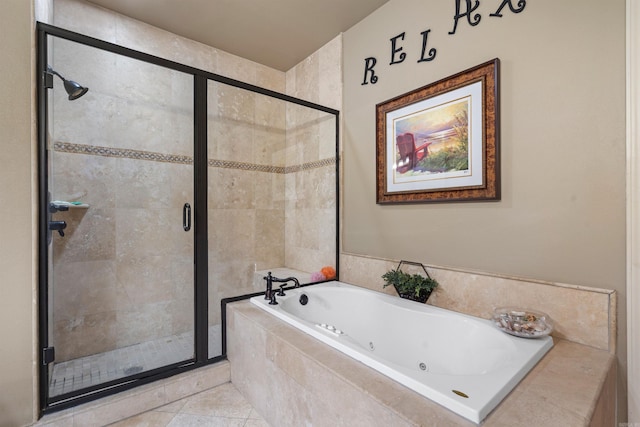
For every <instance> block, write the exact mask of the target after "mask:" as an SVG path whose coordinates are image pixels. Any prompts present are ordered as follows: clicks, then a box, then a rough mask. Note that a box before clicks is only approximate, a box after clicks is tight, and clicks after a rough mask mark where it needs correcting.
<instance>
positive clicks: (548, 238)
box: [343, 0, 626, 412]
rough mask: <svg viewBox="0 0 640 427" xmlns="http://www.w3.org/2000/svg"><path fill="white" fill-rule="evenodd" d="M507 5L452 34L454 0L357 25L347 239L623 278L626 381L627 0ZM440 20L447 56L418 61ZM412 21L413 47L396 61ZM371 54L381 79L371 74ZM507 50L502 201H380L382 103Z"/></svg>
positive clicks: (439, 255) (352, 36) (347, 48)
mask: <svg viewBox="0 0 640 427" xmlns="http://www.w3.org/2000/svg"><path fill="white" fill-rule="evenodd" d="M462 3H463V4H464V2H462ZM500 3H501V2H499V1H483V2H481V7H480V8H479V9H478V10H477V13H480V14H481V15H482V18H481V21H480V23H479V25H478V26H476V27H471V26H469V25H468V24H467V22H466V20H465V19H462V20H460V22H459V24H458V28H457V31H456V34H454V35H449V34H448V32H449V31H451V30H452V28H453V15H454V10H453V9H454V8H453V7H452V2H444V3H443V2H424V1H420V0H391V1H390V2H389V3H387V4H386V5H385V6H383V7H381V8H380V9H378V10H377V11H376V12H375V13H373V14H372V15H370V16H369V17H367V18H366V19H365V20H364V21H362V22H361V23H359V24H358V25H356V26H355V27H353V28H352V29H350V30H348V31H347V32H346V33H345V34H344V109H343V113H344V123H345V127H344V146H345V154H344V170H345V176H344V184H345V190H344V212H345V215H344V227H343V241H344V245H343V248H344V250H345V251H346V252H351V253H357V254H366V255H371V256H379V257H385V258H391V259H408V260H414V261H421V262H424V263H429V264H435V265H443V266H452V267H461V268H466V269H475V270H479V271H485V272H493V273H500V274H509V275H513V276H520V277H527V278H533V279H542V280H549V281H557V282H564V283H572V284H579V285H586V286H594V287H599V288H606V289H615V290H616V291H617V292H618V294H619V296H620V298H619V306H618V313H619V317H618V327H619V339H618V343H619V345H618V355H619V356H618V357H619V360H620V363H621V365H622V369H620V376H619V380H620V381H621V382H622V383H624V378H625V375H626V373H625V368H624V365H625V354H626V341H625V337H626V331H625V319H626V313H625V298H624V296H625V80H624V78H625V50H624V46H625V43H624V40H625V3H624V1H623V0H615V1H611V2H606V3H605V2H601V1H596V0H589V1H577V0H573V1H563V2H556V1H552V0H539V1H535V2H526V8H525V9H524V11H522V12H521V13H519V14H514V13H512V12H510V11H509V8H508V7H507V8H505V9H503V11H502V13H503V17H502V18H497V17H490V16H489V14H490V13H493V12H495V9H496V8H497V7H498V6H499V4H500ZM427 29H431V33H430V35H429V46H430V47H434V48H436V49H437V56H436V58H435V60H434V61H432V62H425V63H417V60H418V59H419V57H420V48H421V43H422V38H421V36H420V33H421V32H422V31H425V30H427ZM402 32H406V36H405V41H404V42H402V46H403V47H404V52H406V54H407V59H406V61H405V62H403V63H401V64H397V65H393V66H390V65H388V64H389V62H390V52H391V43H390V41H389V39H390V38H392V37H394V36H396V35H398V34H400V33H402ZM370 56H373V57H376V58H377V59H378V65H377V66H376V74H377V75H378V77H379V80H378V82H377V84H375V85H372V84H368V85H362V84H361V83H362V82H363V76H364V59H365V58H366V57H370ZM495 57H498V58H500V60H501V78H500V85H501V97H500V99H501V134H502V137H501V160H502V168H501V172H502V200H501V201H499V202H483V203H466V204H465V203H445V204H418V205H394V206H380V205H376V196H375V176H376V170H375V156H376V153H375V141H376V139H375V136H376V135H375V105H376V104H377V103H380V102H383V101H385V100H387V99H390V98H392V97H395V96H397V95H400V94H403V93H406V92H408V91H411V90H413V89H415V88H418V87H421V86H423V85H426V84H428V83H431V82H434V81H437V80H439V79H441V78H444V77H446V76H449V75H452V74H454V73H456V72H459V71H462V70H465V69H467V68H470V67H472V66H474V65H477V64H480V63H483V62H485V61H488V60H490V59H492V58H495ZM622 390H624V385H623V386H622ZM621 398H622V399H621V400H622V401H624V400H626V396H625V395H624V394H623V395H622V396H621ZM622 405H623V406H624V405H625V404H624V403H622ZM622 412H625V410H624V408H623V409H622Z"/></svg>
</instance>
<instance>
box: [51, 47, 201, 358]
mask: <svg viewBox="0 0 640 427" xmlns="http://www.w3.org/2000/svg"><path fill="white" fill-rule="evenodd" d="M49 62H50V64H51V65H52V66H53V68H54V69H56V70H57V71H58V72H60V73H61V74H63V75H65V76H66V77H69V78H70V79H74V80H78V81H79V82H81V83H82V84H84V85H87V86H89V88H90V90H89V92H88V93H87V94H86V95H85V96H84V97H82V98H80V99H78V100H75V101H69V100H67V99H66V94H65V92H64V91H63V89H62V87H61V86H62V85H61V84H59V83H60V82H59V81H55V82H54V90H53V91H52V92H51V93H50V99H51V105H50V111H51V114H50V121H49V130H50V133H51V135H50V147H49V148H50V153H51V165H52V166H51V180H50V192H51V199H52V200H62V201H79V202H83V203H85V204H87V205H89V207H88V208H87V209H84V208H71V209H70V210H69V211H68V212H57V213H54V214H53V219H54V220H64V221H66V222H67V228H66V229H65V230H64V232H65V235H64V237H63V236H59V235H58V234H57V233H55V232H54V233H53V235H52V245H53V247H52V253H53V257H52V259H53V268H52V278H53V286H52V287H51V292H52V294H53V295H52V297H53V318H52V320H53V342H54V344H55V347H56V356H57V357H56V361H58V362H61V361H65V360H68V359H73V358H76V357H80V356H86V355H90V354H95V353H100V352H103V351H106V350H110V349H114V348H122V347H126V346H129V345H132V344H136V343H139V342H144V341H149V340H153V339H157V338H159V337H163V336H170V335H177V334H180V333H182V332H185V331H189V330H191V329H192V324H193V308H192V307H193V286H192V283H193V260H192V254H193V233H185V232H184V231H183V230H182V206H183V204H184V203H187V202H188V203H193V190H192V188H193V178H192V177H193V175H192V173H193V172H192V171H193V167H192V164H193V156H192V153H193V148H192V147H193V119H192V117H193V112H192V105H193V95H192V93H193V90H192V80H193V79H192V77H191V76H188V75H184V74H182V73H178V72H174V71H170V70H166V69H164V68H161V67H157V66H152V65H149V64H145V63H141V62H139V61H135V60H132V59H128V58H124V57H121V56H117V55H114V54H110V53H107V52H101V51H99V50H97V49H93V48H88V47H84V46H79V45H77V44H75V43H72V42H68V41H64V40H55V42H54V43H53V48H52V49H51V55H50V61H49ZM98 70H99V71H100V72H103V73H105V74H104V79H103V76H102V75H98V73H99V71H98ZM114 76H120V77H121V78H114ZM125 76H126V77H125Z"/></svg>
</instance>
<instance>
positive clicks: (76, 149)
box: [53, 142, 193, 165]
mask: <svg viewBox="0 0 640 427" xmlns="http://www.w3.org/2000/svg"><path fill="white" fill-rule="evenodd" d="M53 149H54V150H55V151H61V152H64V153H75V154H90V155H94V156H103V157H118V158H125V159H134V160H150V161H154V162H164V163H180V164H186V165H190V164H193V158H192V157H191V156H180V155H175V154H162V153H156V152H153V151H141V150H130V149H128V148H110V147H100V146H95V145H85V144H72V143H70V142H56V143H54V144H53Z"/></svg>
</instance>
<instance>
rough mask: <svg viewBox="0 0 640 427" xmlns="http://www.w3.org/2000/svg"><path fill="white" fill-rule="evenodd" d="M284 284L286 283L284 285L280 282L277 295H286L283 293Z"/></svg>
mask: <svg viewBox="0 0 640 427" xmlns="http://www.w3.org/2000/svg"><path fill="white" fill-rule="evenodd" d="M285 286H287V285H286V284H282V285H280V290H279V291H278V293H277V295H278V296H279V297H284V296H286V295H287V294H285V293H284V287H285Z"/></svg>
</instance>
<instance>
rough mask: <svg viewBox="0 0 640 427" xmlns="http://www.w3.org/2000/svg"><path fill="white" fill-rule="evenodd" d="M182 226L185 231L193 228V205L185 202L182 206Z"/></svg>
mask: <svg viewBox="0 0 640 427" xmlns="http://www.w3.org/2000/svg"><path fill="white" fill-rule="evenodd" d="M182 228H183V229H184V231H189V230H191V205H189V203H185V204H184V206H183V207H182Z"/></svg>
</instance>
